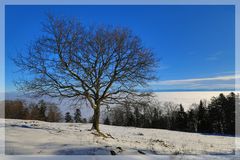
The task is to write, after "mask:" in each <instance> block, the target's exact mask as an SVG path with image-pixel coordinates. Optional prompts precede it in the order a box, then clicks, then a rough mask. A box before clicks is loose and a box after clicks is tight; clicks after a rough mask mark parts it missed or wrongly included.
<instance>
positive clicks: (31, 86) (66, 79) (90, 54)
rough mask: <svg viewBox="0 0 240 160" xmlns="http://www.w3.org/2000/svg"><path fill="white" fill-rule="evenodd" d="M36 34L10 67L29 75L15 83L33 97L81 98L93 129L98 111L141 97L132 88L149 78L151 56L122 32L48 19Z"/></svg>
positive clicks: (150, 74) (95, 127) (97, 125)
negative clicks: (25, 50) (84, 101)
mask: <svg viewBox="0 0 240 160" xmlns="http://www.w3.org/2000/svg"><path fill="white" fill-rule="evenodd" d="M42 31H43V32H42V36H41V37H40V38H38V39H37V40H36V41H34V42H32V43H31V44H30V45H29V48H28V51H27V53H19V56H18V57H17V58H16V59H14V61H15V64H16V65H17V66H18V67H19V68H20V71H24V72H26V73H27V75H30V76H29V77H28V78H26V79H21V80H18V81H17V82H16V84H17V88H18V89H19V90H20V91H23V92H24V93H28V94H30V95H33V96H38V97H39V96H43V95H48V96H51V97H60V98H70V99H77V100H82V99H85V100H87V102H88V104H89V105H90V106H91V107H92V109H93V110H94V116H93V126H92V129H95V130H97V131H98V132H99V133H100V130H99V117H100V107H101V106H103V105H109V104H110V103H116V102H121V101H122V100H124V99H126V98H128V97H129V96H133V95H137V96H143V95H144V94H139V93H138V92H136V88H137V87H139V86H144V85H146V82H147V81H148V80H152V79H153V78H154V76H153V74H152V73H153V72H152V71H153V69H154V66H155V64H156V63H155V62H156V60H155V58H154V56H153V53H152V51H151V50H150V49H148V48H145V47H144V46H143V44H142V42H141V40H140V38H139V37H137V36H135V35H133V34H132V32H131V31H130V30H129V29H127V28H121V27H117V28H114V27H109V26H100V27H84V26H83V25H82V24H81V23H79V22H78V21H77V20H75V19H68V18H62V17H54V16H51V15H48V19H47V21H46V23H44V24H43V30H42Z"/></svg>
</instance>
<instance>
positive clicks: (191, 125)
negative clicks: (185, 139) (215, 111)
mask: <svg viewBox="0 0 240 160" xmlns="http://www.w3.org/2000/svg"><path fill="white" fill-rule="evenodd" d="M187 127H188V131H190V132H197V131H198V130H197V116H196V113H195V110H194V109H190V110H189V111H188V116H187Z"/></svg>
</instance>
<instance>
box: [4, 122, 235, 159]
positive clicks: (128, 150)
mask: <svg viewBox="0 0 240 160" xmlns="http://www.w3.org/2000/svg"><path fill="white" fill-rule="evenodd" d="M3 126H4V125H3V124H0V128H3ZM90 128H91V124H81V123H79V124H76V123H49V122H41V121H35V120H34V121H33V120H12V119H7V120H6V121H5V133H6V136H5V141H6V143H5V153H6V154H7V155H113V154H116V155H152V156H153V155H185V154H188V155H202V154H204V155H205V154H206V155H226V156H227V155H230V156H234V153H235V139H237V140H239V138H235V137H230V136H216V135H204V134H199V133H187V132H178V131H169V130H161V129H143V128H135V127H119V126H108V125H100V128H101V130H102V131H103V132H104V133H105V134H109V135H111V136H112V137H113V138H103V137H99V136H96V135H95V134H94V132H93V131H90V130H89V129H90Z"/></svg>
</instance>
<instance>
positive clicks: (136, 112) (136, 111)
mask: <svg viewBox="0 0 240 160" xmlns="http://www.w3.org/2000/svg"><path fill="white" fill-rule="evenodd" d="M134 116H135V125H134V126H135V127H140V125H141V114H140V112H139V109H138V106H135V107H134Z"/></svg>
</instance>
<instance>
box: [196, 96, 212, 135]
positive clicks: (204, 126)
mask: <svg viewBox="0 0 240 160" xmlns="http://www.w3.org/2000/svg"><path fill="white" fill-rule="evenodd" d="M197 118H198V132H207V131H208V128H209V127H208V123H207V119H208V116H207V109H206V107H205V106H204V105H203V101H202V100H201V101H200V103H199V106H198V111H197Z"/></svg>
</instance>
